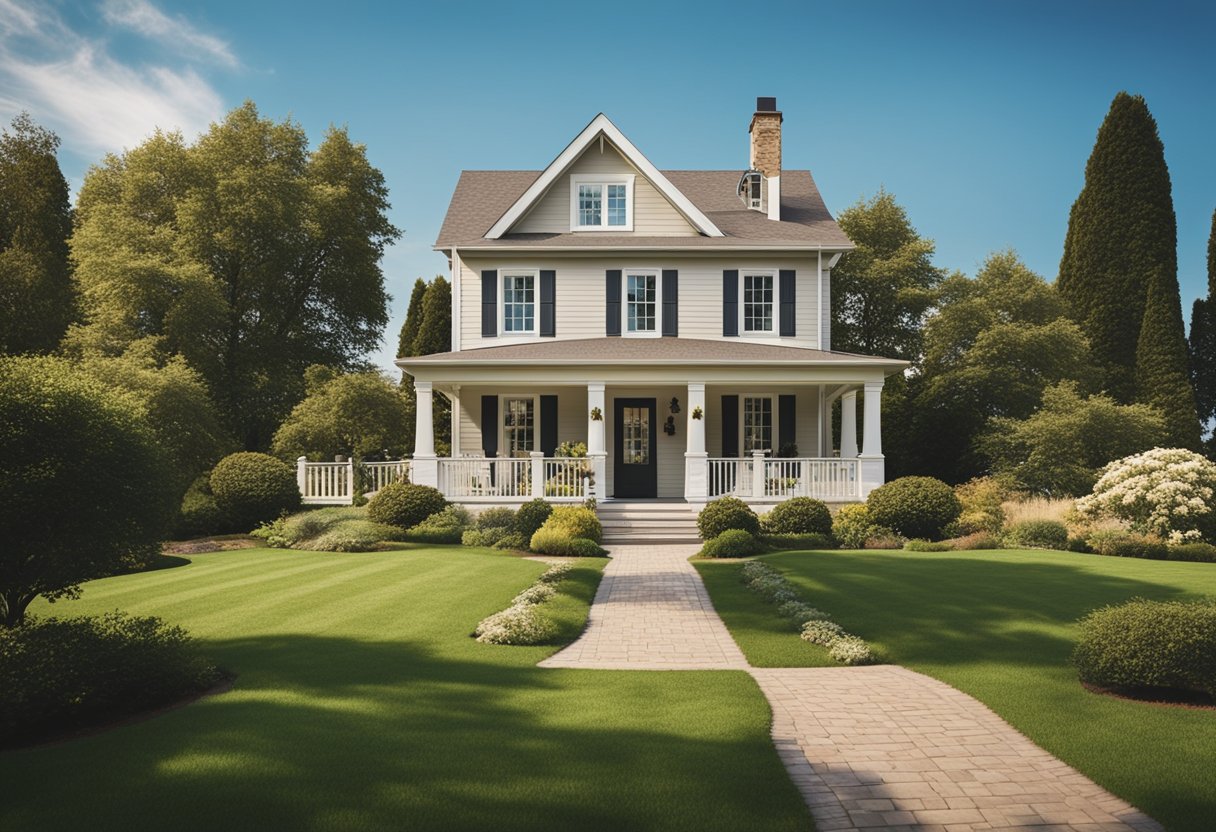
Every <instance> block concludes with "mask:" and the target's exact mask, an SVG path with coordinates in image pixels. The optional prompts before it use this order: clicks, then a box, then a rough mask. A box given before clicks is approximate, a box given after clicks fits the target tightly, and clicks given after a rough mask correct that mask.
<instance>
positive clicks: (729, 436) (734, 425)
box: [722, 396, 739, 457]
mask: <svg viewBox="0 0 1216 832" xmlns="http://www.w3.org/2000/svg"><path fill="white" fill-rule="evenodd" d="M738 455H739V397H738V396H723V397H722V456H724V457H732V456H738Z"/></svg>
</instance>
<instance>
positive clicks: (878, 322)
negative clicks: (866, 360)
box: [832, 190, 942, 360]
mask: <svg viewBox="0 0 1216 832" xmlns="http://www.w3.org/2000/svg"><path fill="white" fill-rule="evenodd" d="M839 223H840V227H841V228H842V229H844V232H845V233H846V234H848V235H849V239H851V240H852V241H853V244H854V245H855V246H856V248H855V249H853V251H850V252H848V253H846V254H845V255H844V256H843V257H841V258H840V262H839V263H837V264H836V268H835V269H833V270H832V321H833V324H832V346H833V347H834V348H835V349H838V350H845V351H848V352H859V353H864V354H866V355H884V356H889V357H892V358H904V359H908V360H915V359H916V358H917V357H918V356H919V354H920V330H921V324H922V322H923V319H924V316H925V313H926V312H927V311H928V310H929V308H930V307H932V305H933V301H934V297H935V290H936V288H937V285H938V284H939V283H940V282H941V280H942V273H941V271H940V270H939V269H937V268H936V267H935V266H934V265H933V263H932V257H933V241H932V240H927V239H924V238H922V237H921V236H920V235H918V234H917V233H916V229H915V228H913V227H912V224H911V223H910V222H909V221H908V215H907V212H906V211H904V209H903V208H902V207H901V206H900V205H899V204H897V203H896V202H895V197H893V196H892V195H891V194H889V193H887V192H886V191H884V190H880V191H879V192H878V193H877V194H876V195H875V196H874V197H873V198H872V199H870V200H868V201H867V200H865V199H862V200H860V201H859V202H858V203H857V204H856V205H853V206H852V207H850V208H847V209H845V211H843V212H842V213H841V215H840V217H839Z"/></svg>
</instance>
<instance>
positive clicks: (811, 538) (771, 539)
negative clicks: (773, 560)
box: [760, 534, 836, 549]
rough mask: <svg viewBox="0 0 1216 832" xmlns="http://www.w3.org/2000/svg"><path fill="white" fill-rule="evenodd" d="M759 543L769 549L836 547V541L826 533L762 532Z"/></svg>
mask: <svg viewBox="0 0 1216 832" xmlns="http://www.w3.org/2000/svg"><path fill="white" fill-rule="evenodd" d="M760 543H761V544H762V545H764V546H767V547H769V548H770V549H835V548H836V541H835V540H834V539H833V538H832V536H831V535H826V534H762V535H760Z"/></svg>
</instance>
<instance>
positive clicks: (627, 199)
mask: <svg viewBox="0 0 1216 832" xmlns="http://www.w3.org/2000/svg"><path fill="white" fill-rule="evenodd" d="M570 230H571V231H632V230H633V175H632V174H619V175H578V176H571V177H570Z"/></svg>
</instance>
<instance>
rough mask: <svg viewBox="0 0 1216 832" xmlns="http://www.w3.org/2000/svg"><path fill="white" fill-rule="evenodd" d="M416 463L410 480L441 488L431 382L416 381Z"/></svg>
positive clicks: (413, 465)
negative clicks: (436, 453) (436, 455)
mask: <svg viewBox="0 0 1216 832" xmlns="http://www.w3.org/2000/svg"><path fill="white" fill-rule="evenodd" d="M414 393H415V394H416V402H417V404H416V407H415V411H414V462H413V464H412V465H411V466H410V480H411V481H412V482H416V483H418V484H419V485H429V486H431V487H433V488H438V487H439V460H437V459H436V458H435V418H434V411H433V409H432V407H433V401H434V396H433V391H432V389H431V382H429V381H417V380H415V381H414Z"/></svg>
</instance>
